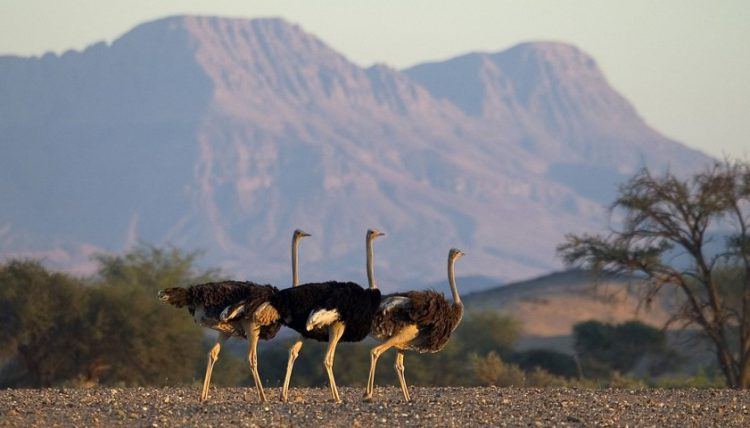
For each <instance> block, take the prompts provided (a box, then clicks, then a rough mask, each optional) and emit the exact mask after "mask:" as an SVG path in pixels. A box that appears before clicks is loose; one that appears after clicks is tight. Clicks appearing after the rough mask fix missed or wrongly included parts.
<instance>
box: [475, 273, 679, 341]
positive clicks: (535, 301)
mask: <svg viewBox="0 0 750 428" xmlns="http://www.w3.org/2000/svg"><path fill="white" fill-rule="evenodd" d="M639 285H640V284H639V280H637V279H635V278H628V277H624V276H613V277H609V278H606V279H598V280H597V279H595V278H594V277H593V276H592V275H591V274H590V273H587V272H584V271H580V270H569V271H562V272H554V273H551V274H547V275H543V276H540V277H537V278H533V279H529V280H524V281H520V282H514V283H511V284H507V285H504V286H499V287H494V288H490V289H487V290H483V291H479V292H476V293H470V294H468V295H467V296H465V297H464V298H463V299H462V300H463V301H464V304H465V305H466V307H467V308H469V309H470V310H485V309H489V310H497V311H500V312H503V313H505V314H507V315H510V316H512V317H513V318H515V319H517V320H519V321H521V325H522V329H523V335H524V336H526V337H534V338H554V337H559V336H565V335H570V334H571V332H572V330H573V326H574V325H575V324H576V323H578V322H581V321H588V320H592V319H594V320H599V321H602V322H608V323H620V322H624V321H629V320H633V319H638V320H640V321H643V322H645V323H647V324H650V325H655V326H658V327H661V326H662V325H664V324H665V323H666V322H667V321H668V320H669V318H670V314H672V313H674V311H673V310H671V309H673V307H672V306H671V305H674V304H676V303H677V302H678V300H677V296H676V295H674V293H667V292H665V293H663V294H662V295H660V296H658V298H656V299H654V301H653V302H652V304H651V306H650V307H645V306H643V305H640V304H639V302H640V298H639V294H638V293H639V287H638V286H639Z"/></svg>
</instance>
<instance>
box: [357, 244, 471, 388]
mask: <svg viewBox="0 0 750 428" xmlns="http://www.w3.org/2000/svg"><path fill="white" fill-rule="evenodd" d="M370 254H371V253H370ZM463 255H464V253H463V252H461V251H460V250H457V249H455V248H452V249H451V250H450V251H449V252H448V282H449V283H450V287H451V293H453V303H450V302H448V300H447V299H446V298H445V296H443V293H438V292H437V291H435V290H425V291H407V292H405V293H394V294H390V295H388V296H385V297H383V300H382V302H381V304H380V307H379V308H378V311H377V313H376V314H375V316H374V318H373V322H372V336H373V337H374V338H375V339H377V340H379V341H381V342H383V343H382V344H380V345H378V346H376V347H374V348H373V349H372V351H370V377H369V378H368V380H367V390H366V392H365V399H367V400H370V399H372V394H373V389H374V383H375V366H376V365H377V363H378V358H379V357H380V355H381V354H382V353H383V352H385V351H387V350H388V349H390V348H392V347H395V348H396V350H397V353H396V363H395V365H394V368H395V369H396V374H398V381H399V383H400V384H401V392H403V394H404V399H405V400H406V401H409V400H410V399H411V397H410V396H409V390H408V388H407V387H406V379H405V378H404V351H405V350H412V351H417V352H419V353H425V352H438V351H440V350H441V349H443V347H444V346H445V344H446V343H447V342H448V339H449V338H450V336H451V333H452V332H453V330H455V329H456V327H457V326H458V323H459V322H461V316H462V315H463V312H464V306H463V304H462V303H461V298H460V297H459V295H458V289H457V288H456V279H455V276H454V269H453V267H454V264H455V262H456V260H458V259H459V258H460V257H461V256H463ZM368 257H369V256H368ZM370 264H371V263H370ZM368 265H369V264H368ZM371 276H372V273H371V272H369V271H368V277H371Z"/></svg>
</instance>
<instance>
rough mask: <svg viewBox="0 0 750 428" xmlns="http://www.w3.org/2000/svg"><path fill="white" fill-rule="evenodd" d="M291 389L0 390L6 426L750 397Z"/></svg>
mask: <svg viewBox="0 0 750 428" xmlns="http://www.w3.org/2000/svg"><path fill="white" fill-rule="evenodd" d="M341 392H342V399H344V400H345V402H344V403H343V404H334V403H330V402H327V401H326V400H327V399H328V398H329V395H328V390H327V389H323V388H302V389H293V390H292V391H291V396H290V401H291V402H290V403H288V404H283V403H279V402H277V401H275V399H276V397H277V396H278V389H275V388H269V389H267V394H269V395H268V396H269V399H270V398H273V399H274V400H273V401H271V402H269V403H267V404H260V403H258V401H257V398H256V394H255V391H254V390H253V389H250V388H247V389H245V388H219V389H212V394H211V398H210V401H209V402H207V403H205V404H200V403H198V402H197V397H198V389H197V388H162V389H158V388H101V389H87V390H75V389H44V390H33V389H28V390H18V389H17V390H2V391H0V426H22V425H25V426H29V425H34V426H48V425H65V426H70V425H75V426H92V425H93V426H97V425H98V426H112V425H120V426H175V425H180V426H184V425H195V426H228V425H240V426H330V425H333V426H349V427H357V426H371V425H380V426H382V425H389V426H405V425H419V426H487V425H509V426H519V425H524V426H550V425H568V426H582V425H584V426H590V425H616V426H622V425H629V426H634V425H635V426H677V425H680V426H685V425H689V426H711V425H720V426H743V425H744V426H750V393H748V392H741V391H733V390H588V389H582V390H576V389H562V388H558V389H555V388H551V389H534V388H413V389H412V398H413V402H411V403H404V402H402V401H401V397H400V390H398V389H396V388H393V387H389V388H382V387H381V388H378V389H377V390H376V394H377V395H376V400H375V401H374V402H363V401H362V400H361V393H362V390H361V389H359V388H357V389H354V388H342V389H341Z"/></svg>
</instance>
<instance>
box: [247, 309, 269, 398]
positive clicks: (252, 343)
mask: <svg viewBox="0 0 750 428" xmlns="http://www.w3.org/2000/svg"><path fill="white" fill-rule="evenodd" d="M242 324H243V328H244V329H245V332H246V333H247V342H248V343H247V347H248V351H247V360H248V362H249V363H250V370H251V371H252V373H253V382H254V383H255V388H257V389H258V396H259V397H260V401H262V402H264V403H265V402H266V393H265V392H263V383H261V381H260V374H259V373H258V338H259V337H260V326H259V325H258V324H256V323H254V322H243V323H242Z"/></svg>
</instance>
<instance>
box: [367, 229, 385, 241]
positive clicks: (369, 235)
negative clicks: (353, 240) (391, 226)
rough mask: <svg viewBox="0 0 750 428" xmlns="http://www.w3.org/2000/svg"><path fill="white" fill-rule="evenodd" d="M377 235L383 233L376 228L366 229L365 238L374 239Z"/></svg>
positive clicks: (382, 234)
mask: <svg viewBox="0 0 750 428" xmlns="http://www.w3.org/2000/svg"><path fill="white" fill-rule="evenodd" d="M378 236H385V233H383V232H381V231H379V230H378V229H367V239H375V238H377V237H378Z"/></svg>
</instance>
